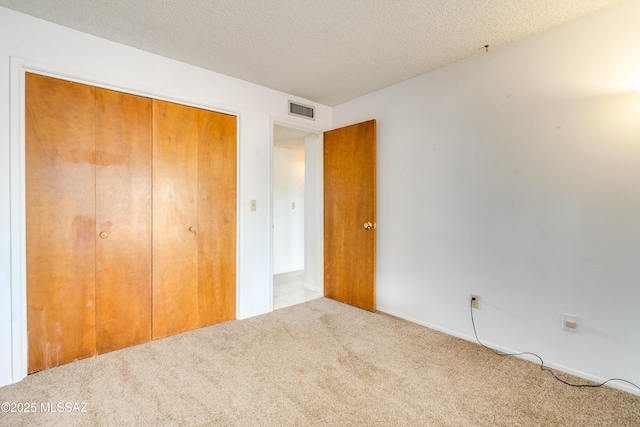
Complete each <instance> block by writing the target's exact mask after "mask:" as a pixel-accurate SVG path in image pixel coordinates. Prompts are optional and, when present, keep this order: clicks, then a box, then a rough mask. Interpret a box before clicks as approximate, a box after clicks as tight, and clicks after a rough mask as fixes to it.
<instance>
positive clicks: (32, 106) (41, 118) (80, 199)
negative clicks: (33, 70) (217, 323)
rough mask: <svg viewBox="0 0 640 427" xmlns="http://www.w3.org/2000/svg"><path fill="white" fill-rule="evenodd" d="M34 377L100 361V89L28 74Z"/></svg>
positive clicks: (28, 228) (30, 337)
mask: <svg viewBox="0 0 640 427" xmlns="http://www.w3.org/2000/svg"><path fill="white" fill-rule="evenodd" d="M25 79H26V94H25V104H26V113H25V120H26V153H25V154H26V170H25V175H26V251H27V333H28V342H29V366H28V370H29V372H34V371H39V370H42V369H45V368H48V367H51V366H56V365H60V364H62V363H66V362H70V361H72V360H75V359H81V358H84V357H88V356H92V355H94V354H95V337H96V336H95V260H96V257H95V219H94V218H95V217H94V212H95V145H94V141H95V134H94V125H95V114H96V113H95V89H94V88H93V87H90V86H85V85H81V84H77V83H71V82H67V81H63V80H58V79H53V78H50V77H44V76H39V75H35V74H29V73H27V74H26V77H25Z"/></svg>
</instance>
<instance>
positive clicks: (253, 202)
mask: <svg viewBox="0 0 640 427" xmlns="http://www.w3.org/2000/svg"><path fill="white" fill-rule="evenodd" d="M251 210H252V211H257V210H258V203H257V202H256V201H255V200H251Z"/></svg>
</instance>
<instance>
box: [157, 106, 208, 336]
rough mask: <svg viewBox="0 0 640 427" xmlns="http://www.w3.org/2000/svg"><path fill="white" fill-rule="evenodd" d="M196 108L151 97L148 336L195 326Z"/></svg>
mask: <svg viewBox="0 0 640 427" xmlns="http://www.w3.org/2000/svg"><path fill="white" fill-rule="evenodd" d="M197 201H198V110H197V109H195V108H190V107H185V106H182V105H177V104H172V103H169V102H164V101H157V100H153V338H154V339H156V338H162V337H165V336H168V335H173V334H177V333H179V332H184V331H188V330H191V329H195V328H197V327H198V245H197V235H198V233H200V230H198V229H197V226H198V222H197V221H198V205H197Z"/></svg>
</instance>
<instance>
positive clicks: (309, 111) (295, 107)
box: [289, 101, 315, 120]
mask: <svg viewBox="0 0 640 427" xmlns="http://www.w3.org/2000/svg"><path fill="white" fill-rule="evenodd" d="M289 114H291V115H292V116H298V117H304V118H305V119H311V120H315V117H314V111H313V107H309V106H308V105H302V104H298V103H296V102H291V101H289Z"/></svg>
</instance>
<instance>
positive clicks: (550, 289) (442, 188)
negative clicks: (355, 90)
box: [333, 0, 640, 394]
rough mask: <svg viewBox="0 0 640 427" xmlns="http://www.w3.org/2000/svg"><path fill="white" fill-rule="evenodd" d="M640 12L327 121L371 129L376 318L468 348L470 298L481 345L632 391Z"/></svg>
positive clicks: (400, 90)
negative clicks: (443, 335) (412, 324)
mask: <svg viewBox="0 0 640 427" xmlns="http://www.w3.org/2000/svg"><path fill="white" fill-rule="evenodd" d="M639 16H640V1H637V0H634V1H629V2H625V3H623V4H621V5H618V6H615V7H613V8H610V9H608V10H604V11H602V12H599V13H597V14H595V15H591V16H587V17H584V18H582V19H580V20H577V21H574V22H570V23H568V24H565V25H563V26H561V27H559V28H556V29H553V30H550V31H547V32H544V33H541V34H538V35H534V36H532V37H529V38H527V39H525V40H522V41H519V42H516V43H513V44H510V45H507V46H504V47H500V48H496V49H495V50H493V49H492V50H490V51H489V52H488V53H482V54H479V55H478V56H476V57H473V58H471V59H469V60H466V61H463V62H459V63H456V64H453V65H451V66H448V67H445V68H442V69H439V70H436V71H434V72H432V73H429V74H426V75H423V76H420V77H417V78H415V79H412V80H410V81H407V82H404V83H402V84H398V85H395V86H393V87H389V88H387V89H384V90H381V91H379V92H376V93H373V94H370V95H368V96H364V97H362V98H359V99H357V100H354V101H352V102H348V103H345V104H343V105H340V106H338V107H335V108H334V109H333V117H334V123H333V124H334V127H339V126H342V125H346V124H350V123H354V122H359V121H363V120H368V119H377V130H378V206H377V208H378V230H377V232H378V234H377V235H378V250H377V257H378V258H377V307H378V309H379V310H381V311H384V312H388V313H392V314H395V315H397V316H400V317H404V318H407V319H411V320H414V321H416V322H418V323H422V324H425V325H430V326H432V327H434V328H436V329H440V330H444V331H446V332H449V333H452V334H454V335H458V336H462V337H465V338H468V339H471V338H472V337H473V331H472V327H471V322H470V315H469V294H470V293H477V294H479V295H480V309H479V310H475V311H474V312H475V316H476V317H475V320H476V325H477V327H478V334H479V336H480V338H481V339H482V340H484V341H485V342H486V343H491V344H493V345H496V346H499V347H501V348H506V349H512V350H516V351H533V352H537V353H538V354H539V355H540V356H542V357H543V358H544V359H545V360H546V361H548V362H550V363H551V364H552V365H554V366H557V367H562V368H563V369H565V370H567V371H571V372H574V373H579V374H580V375H582V376H584V377H588V378H603V379H608V378H610V377H621V378H625V379H627V380H630V381H633V382H635V383H636V384H638V385H640V369H638V354H640V327H639V326H640V309H639V308H638V307H639V302H640V97H639V96H638V93H636V91H635V86H636V85H638V84H639V83H640V55H639V54H638V52H640V25H638V17H639ZM562 313H570V314H574V315H576V316H577V320H578V328H577V332H576V333H570V332H565V331H562V330H561V329H560V324H561V320H560V319H561V314H562ZM617 386H619V387H622V388H625V389H626V390H628V391H630V392H633V393H637V394H640V392H639V391H638V390H637V389H633V388H631V387H626V386H625V385H624V384H620V383H618V385H617Z"/></svg>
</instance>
